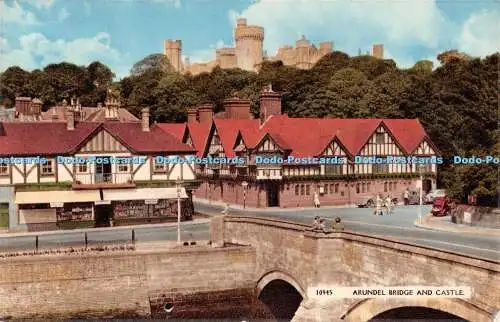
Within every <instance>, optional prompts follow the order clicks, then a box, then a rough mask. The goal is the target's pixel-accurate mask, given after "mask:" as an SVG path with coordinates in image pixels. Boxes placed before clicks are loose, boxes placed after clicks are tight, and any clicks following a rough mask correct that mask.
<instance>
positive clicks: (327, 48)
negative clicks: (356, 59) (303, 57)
mask: <svg viewBox="0 0 500 322" xmlns="http://www.w3.org/2000/svg"><path fill="white" fill-rule="evenodd" d="M319 51H320V53H321V55H326V54H329V53H331V52H332V51H333V42H331V41H323V42H320V43H319Z"/></svg>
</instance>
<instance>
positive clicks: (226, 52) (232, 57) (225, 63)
mask: <svg viewBox="0 0 500 322" xmlns="http://www.w3.org/2000/svg"><path fill="white" fill-rule="evenodd" d="M215 57H216V58H215V59H216V61H217V65H219V66H220V68H236V67H237V66H238V61H237V59H236V52H235V50H234V48H220V49H217V51H216V52H215Z"/></svg>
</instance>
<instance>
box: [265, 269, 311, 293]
mask: <svg viewBox="0 0 500 322" xmlns="http://www.w3.org/2000/svg"><path fill="white" fill-rule="evenodd" d="M274 280H282V281H285V282H287V283H288V284H290V285H291V286H293V287H294V288H295V290H296V291H297V292H298V293H299V294H300V296H302V298H303V299H306V298H307V291H306V289H305V288H304V287H302V285H301V284H300V283H299V282H297V281H296V280H295V278H294V277H293V276H292V275H291V274H288V273H286V272H284V271H283V270H272V271H269V272H267V273H265V274H264V275H263V276H262V277H261V278H260V279H259V281H258V282H257V296H260V295H261V293H262V290H263V289H264V288H265V287H266V286H267V285H268V284H269V283H271V282H272V281H274Z"/></svg>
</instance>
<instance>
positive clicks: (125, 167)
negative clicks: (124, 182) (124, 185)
mask: <svg viewBox="0 0 500 322" xmlns="http://www.w3.org/2000/svg"><path fill="white" fill-rule="evenodd" d="M128 171H129V170H128V164H119V165H118V172H128Z"/></svg>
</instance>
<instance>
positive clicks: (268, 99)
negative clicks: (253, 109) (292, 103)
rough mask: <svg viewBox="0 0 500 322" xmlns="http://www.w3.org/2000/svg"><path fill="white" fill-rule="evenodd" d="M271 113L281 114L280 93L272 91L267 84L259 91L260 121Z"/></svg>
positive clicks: (262, 121)
mask: <svg viewBox="0 0 500 322" xmlns="http://www.w3.org/2000/svg"><path fill="white" fill-rule="evenodd" d="M271 115H281V94H280V93H278V92H275V91H273V88H272V87H271V85H269V86H267V87H264V88H263V89H262V91H261V92H260V123H261V124H262V123H264V122H265V121H266V120H267V119H268V118H269V116H271Z"/></svg>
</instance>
